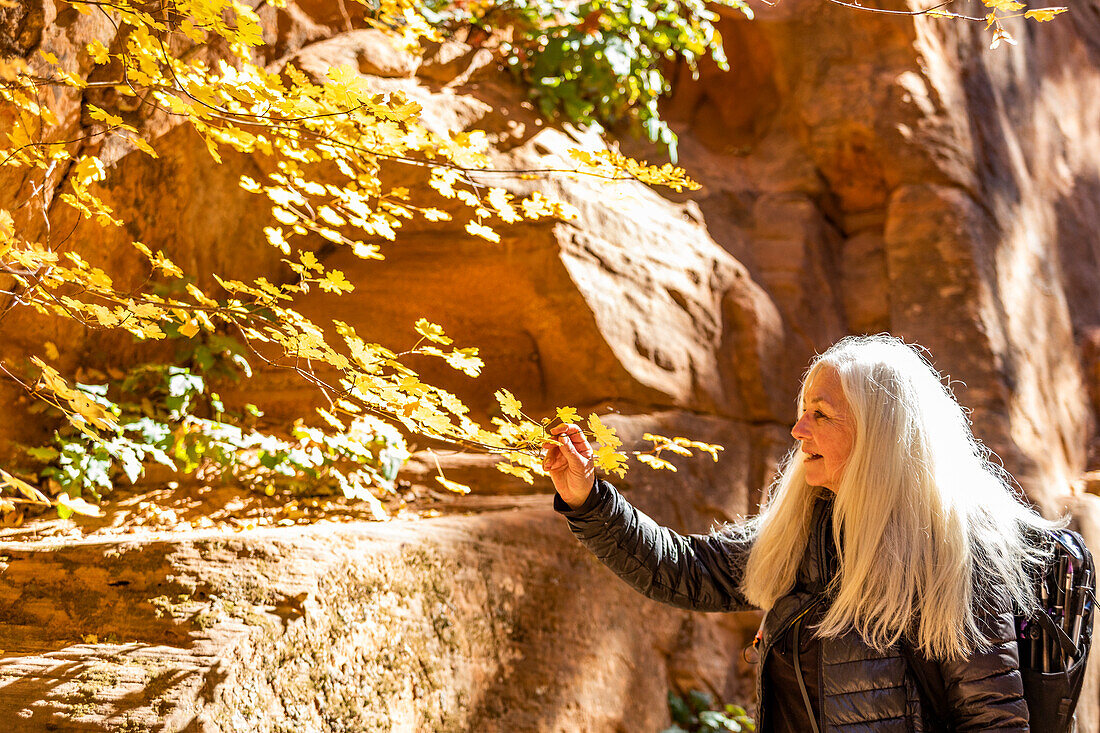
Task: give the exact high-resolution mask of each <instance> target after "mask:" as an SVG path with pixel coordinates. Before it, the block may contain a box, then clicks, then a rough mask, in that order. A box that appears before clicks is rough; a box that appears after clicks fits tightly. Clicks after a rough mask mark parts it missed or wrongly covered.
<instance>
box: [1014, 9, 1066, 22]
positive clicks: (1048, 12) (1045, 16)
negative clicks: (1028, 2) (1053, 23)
mask: <svg viewBox="0 0 1100 733" xmlns="http://www.w3.org/2000/svg"><path fill="white" fill-rule="evenodd" d="M1068 11H1069V8H1039V9H1037V10H1029V11H1027V12H1026V13H1024V17H1025V18H1031V19H1032V20H1036V21H1038V22H1040V23H1045V22H1046V21H1048V20H1054V16H1056V15H1060V14H1061V13H1065V12H1068Z"/></svg>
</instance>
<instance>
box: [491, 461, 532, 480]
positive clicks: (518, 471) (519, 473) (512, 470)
mask: <svg viewBox="0 0 1100 733" xmlns="http://www.w3.org/2000/svg"><path fill="white" fill-rule="evenodd" d="M496 467H497V470H498V471H500V472H501V473H506V474H508V475H509V476H515V477H517V478H521V479H523V480H524V482H526V483H529V484H533V483H535V477H534V476H532V475H531V471H530V470H528V469H526V468H523V467H521V466H515V465H512V464H511V463H505V462H504V461H501V462H500V463H498V464H496Z"/></svg>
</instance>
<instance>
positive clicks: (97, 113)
mask: <svg viewBox="0 0 1100 733" xmlns="http://www.w3.org/2000/svg"><path fill="white" fill-rule="evenodd" d="M87 107H88V115H89V116H90V117H91V118H92V119H93V120H99V121H100V122H105V123H107V124H108V125H110V126H111V127H118V126H119V125H121V124H122V118H121V117H119V116H118V115H113V114H111V113H110V112H108V111H107V110H105V109H102V108H100V107H97V106H95V105H94V104H89V105H87Z"/></svg>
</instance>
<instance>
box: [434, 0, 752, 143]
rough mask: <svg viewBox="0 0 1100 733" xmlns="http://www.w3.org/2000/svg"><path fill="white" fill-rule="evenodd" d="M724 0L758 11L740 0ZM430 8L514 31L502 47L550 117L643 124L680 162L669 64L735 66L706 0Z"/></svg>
mask: <svg viewBox="0 0 1100 733" xmlns="http://www.w3.org/2000/svg"><path fill="white" fill-rule="evenodd" d="M718 4H719V5H723V6H726V7H732V8H736V9H738V10H740V11H741V12H743V13H744V14H745V15H746V16H748V17H750V18H751V17H752V11H751V10H750V9H749V7H748V6H747V5H746V4H745V3H744V2H742V0H722V1H721V2H720V3H718ZM458 8H461V9H462V10H459V9H458ZM433 10H434V11H435V12H436V13H438V17H439V19H440V20H448V21H449V22H451V23H452V24H456V23H468V24H470V25H472V26H474V27H476V28H478V29H480V30H481V31H483V32H484V33H486V34H492V33H493V32H494V30H496V29H508V30H509V31H510V39H509V40H505V41H503V42H502V43H501V44H500V47H499V48H500V51H501V52H502V53H503V54H504V57H505V59H506V61H507V63H508V65H509V66H510V67H511V69H512V70H513V71H514V72H515V73H516V75H517V76H518V77H519V78H520V79H521V80H523V81H524V82H525V83H526V84H528V85H529V87H530V89H531V95H532V97H533V98H534V99H535V101H536V102H537V104H538V106H539V109H540V110H541V111H542V112H543V114H546V115H548V116H552V115H554V114H557V115H560V116H561V117H562V118H564V119H566V120H569V121H571V122H575V123H579V124H582V125H588V126H593V127H597V128H600V127H602V126H622V125H624V124H625V125H630V126H635V127H639V126H640V128H641V130H642V131H644V133H645V134H646V136H647V137H648V138H649V139H650V140H652V141H654V142H660V143H663V144H664V145H666V146H667V147H668V149H669V152H670V153H671V155H672V158H673V159H674V160H675V158H676V135H675V134H673V132H672V130H670V129H669V127H668V125H667V124H666V123H665V122H664V120H662V119H661V116H660V112H659V110H658V106H657V105H658V100H659V99H660V98H661V97H662V96H664V95H665V94H667V93H668V91H669V89H670V85H669V81H668V79H667V77H666V75H665V72H666V69H667V68H668V66H669V64H670V62H671V61H673V60H674V59H676V58H681V59H684V60H685V61H686V62H687V63H688V64H689V65H690V67H691V69H692V71H695V70H696V63H697V61H698V60H699V59H701V58H704V57H706V56H710V57H711V58H712V59H714V61H715V63H717V64H718V66H719V68H721V69H723V70H725V69H728V64H727V62H726V57H725V54H724V53H723V51H722V38H721V35H720V34H719V33H718V31H717V29H716V28H715V27H714V24H715V22H716V21H717V19H718V14H717V13H716V12H715V11H714V10H713V9H712V8H711V7H710V6H708V4H707V3H704V2H702V0H645V1H643V0H586V2H582V3H576V2H564V1H563V0H534V1H532V2H516V1H512V0H505V1H504V2H501V3H498V4H483V5H477V4H474V5H466V4H462V5H456V6H450V5H448V6H446V7H443V3H441V2H438V1H437V4H436V7H434V8H433Z"/></svg>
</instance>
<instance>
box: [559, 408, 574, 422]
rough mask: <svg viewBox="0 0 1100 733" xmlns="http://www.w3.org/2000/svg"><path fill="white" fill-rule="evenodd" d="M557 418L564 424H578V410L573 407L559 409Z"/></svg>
mask: <svg viewBox="0 0 1100 733" xmlns="http://www.w3.org/2000/svg"><path fill="white" fill-rule="evenodd" d="M557 417H558V419H559V420H561V421H562V422H563V423H571V422H576V420H577V417H578V415H577V410H576V409H575V408H573V407H559V408H558V411H557Z"/></svg>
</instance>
